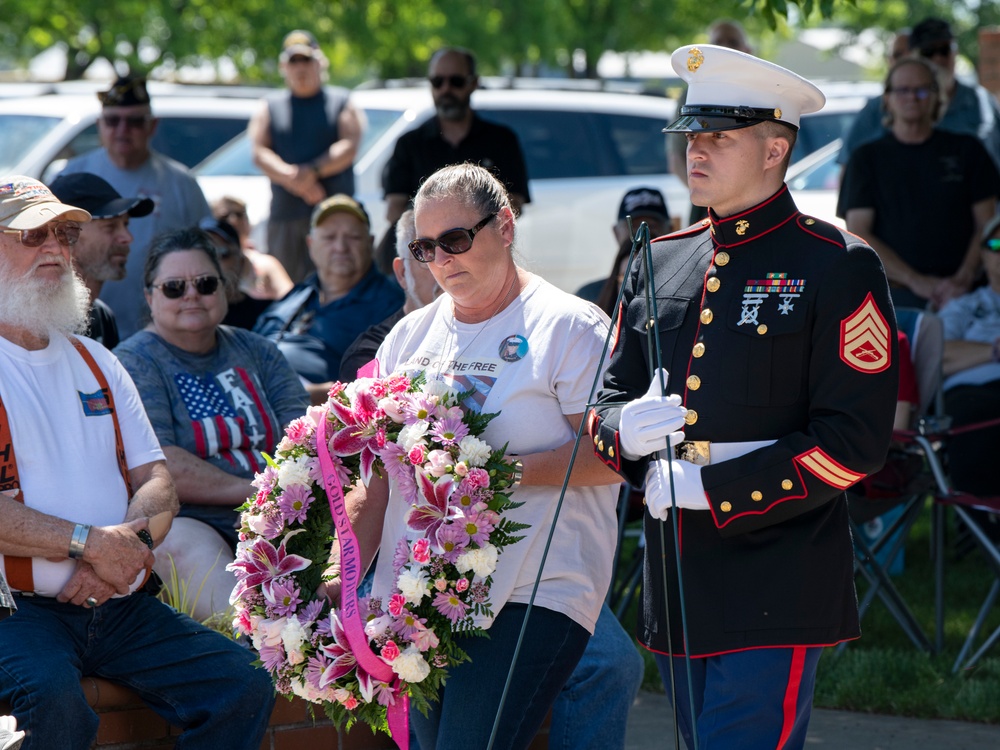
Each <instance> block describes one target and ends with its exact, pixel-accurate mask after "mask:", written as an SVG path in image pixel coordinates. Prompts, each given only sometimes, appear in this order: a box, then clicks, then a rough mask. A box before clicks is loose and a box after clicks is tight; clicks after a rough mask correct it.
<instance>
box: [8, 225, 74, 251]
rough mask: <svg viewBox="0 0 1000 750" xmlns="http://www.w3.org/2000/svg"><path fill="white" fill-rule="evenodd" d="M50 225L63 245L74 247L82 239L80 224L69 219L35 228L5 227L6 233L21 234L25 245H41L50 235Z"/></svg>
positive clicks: (57, 240)
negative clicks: (68, 220)
mask: <svg viewBox="0 0 1000 750" xmlns="http://www.w3.org/2000/svg"><path fill="white" fill-rule="evenodd" d="M49 227H52V234H54V235H55V238H56V242H58V243H59V244H60V245H62V246H63V247H72V246H73V245H75V244H76V241H77V240H78V239H80V225H79V224H74V223H71V222H67V221H58V222H49V223H48V224H42V226H40V227H35V228H34V229H4V230H3V233H4V234H16V235H20V240H21V244H22V245H24V246H25V247H41V246H42V245H44V244H45V240H46V239H48V236H49Z"/></svg>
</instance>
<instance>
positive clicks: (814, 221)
mask: <svg viewBox="0 0 1000 750" xmlns="http://www.w3.org/2000/svg"><path fill="white" fill-rule="evenodd" d="M815 223H816V219H806V224H808V225H809V226H812V225H813V224H815Z"/></svg>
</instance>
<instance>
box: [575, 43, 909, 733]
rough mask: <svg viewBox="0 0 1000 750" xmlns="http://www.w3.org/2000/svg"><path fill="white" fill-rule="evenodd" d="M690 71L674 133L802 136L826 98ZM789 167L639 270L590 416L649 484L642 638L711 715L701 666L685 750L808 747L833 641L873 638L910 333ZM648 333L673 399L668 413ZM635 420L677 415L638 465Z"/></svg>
mask: <svg viewBox="0 0 1000 750" xmlns="http://www.w3.org/2000/svg"><path fill="white" fill-rule="evenodd" d="M672 61H673V65H674V68H675V70H677V72H678V73H679V74H680V75H681V76H682V77H683V78H684V79H685V80H687V82H688V84H689V92H690V93H689V96H688V102H687V104H686V105H685V106H684V107H683V108H682V110H681V117H680V118H679V119H678V120H677V121H675V122H674V123H672V124H671V125H670V126H669V127H668V128H667V131H670V132H686V133H691V134H694V135H696V136H697V137H701V138H705V137H712V136H711V134H714V133H719V132H724V131H730V130H737V129H742V128H748V127H755V126H762V123H768V122H776V123H783V125H784V126H785V127H788V128H792V129H793V130H794V129H797V124H798V118H799V115H800V114H802V113H804V112H809V111H815V110H817V109H819V108H820V107H822V105H823V97H822V94H821V93H820V92H819V91H818V89H816V88H815V87H814V86H813V85H812V84H811V83H809V82H808V81H806V80H804V79H802V78H800V77H799V76H797V75H795V74H794V73H792V72H790V71H787V70H785V69H783V68H780V67H779V66H776V65H773V64H771V63H767V62H765V61H762V60H759V59H757V58H754V57H752V56H750V55H746V54H744V53H741V52H736V51H734V50H729V49H725V48H721V47H712V46H709V45H700V46H690V47H684V48H681V49H680V50H677V51H676V52H675V53H674V56H673V60H672ZM770 127H771V128H772V130H773V128H774V126H770ZM756 132H757V133H760V132H761V131H756ZM767 132H771V131H767ZM688 137H689V140H691V138H692V136H691V135H689V136H688ZM761 142H762V143H763V141H761ZM790 147H791V146H790V145H789V148H790ZM689 148H692V147H691V146H689ZM690 158H691V152H690V151H689V159H690ZM716 158H725V154H720V155H718V156H717V157H716ZM780 169H781V171H780V172H779V173H777V177H775V176H774V174H775V173H772V174H771V175H770V177H769V182H770V183H771V184H773V185H774V186H775V188H776V189H775V192H773V194H770V195H769V197H764V198H763V199H762V200H759V201H757V202H756V203H754V204H752V205H749V206H747V207H741V208H740V210H738V211H735V212H728V213H727V212H725V211H723V215H720V213H718V212H717V211H716V210H715V207H714V206H712V207H710V211H709V218H708V219H706V220H704V221H703V222H701V223H699V224H696V225H694V226H692V227H689V228H688V229H686V230H683V231H681V232H678V233H676V234H673V235H668V236H667V237H664V238H661V239H660V240H657V241H655V242H654V243H653V245H652V269H651V274H650V275H649V276H647V273H646V271H645V270H643V269H642V268H641V267H640V266H641V264H636V268H634V269H633V271H632V273H631V274H630V277H629V278H628V279H627V280H626V285H625V292H624V296H623V300H622V303H621V307H620V310H619V317H618V321H617V329H616V341H615V345H614V350H613V353H612V356H611V363H610V366H609V368H608V371H607V375H606V378H605V381H604V388H603V390H602V392H601V394H600V396H599V398H598V405H597V406H596V407H595V408H594V409H593V410H592V412H591V414H590V415H589V424H588V426H589V430H590V434H591V435H592V439H593V442H594V448H595V451H596V452H597V454H598V456H600V457H601V458H602V459H603V460H604V461H605V462H606V463H608V464H609V465H611V466H612V467H613V468H615V469H616V470H617V471H619V472H620V473H621V474H622V476H624V477H625V478H626V479H627V480H628V481H629V482H630V483H632V484H633V485H635V486H642V485H643V484H644V482H646V481H647V480H648V484H647V502H648V504H649V510H650V513H647V514H646V516H645V533H646V553H645V555H646V560H645V570H644V595H643V597H642V603H641V609H640V617H639V624H638V631H639V632H638V636H639V639H640V641H641V642H642V643H643V644H644V645H645V646H646V647H647V648H649V649H650V650H652V651H653V652H655V653H656V654H658V655H659V658H658V664H659V665H660V667H661V672H663V671H664V670H665V669H669V668H670V666H669V665H670V664H671V663H672V662H676V661H678V660H677V659H676V658H675V659H671V658H670V655H672V656H673V657H678V656H684V655H687V656H689V657H691V664H692V671H693V680H692V682H693V686H694V688H695V689H694V696H693V697H694V706H693V707H692V706H690V705H689V702H688V692H687V686H686V670H685V669H683V668H681V669H677V670H675V678H676V679H677V680H678V689H677V693H678V695H677V698H678V700H679V701H680V704H681V706H680V708H681V711H680V713H681V716H680V718H681V725H682V729H684V732H685V738H686V739H687V741H688V744H689V746H691V739H690V735H691V732H692V731H694V728H695V727H696V728H697V731H698V736H699V741H700V743H699V744H700V747H701V748H706V747H709V748H714V747H740V748H758V747H759V748H774V747H801V745H802V743H803V742H804V740H805V730H806V726H807V724H808V717H809V711H810V708H811V703H812V687H813V681H814V678H815V667H816V662H817V661H818V657H819V652H820V650H821V649H820V647H823V646H829V645H832V644H835V643H838V642H840V641H844V640H849V639H852V638H857V637H858V636H859V635H860V627H859V623H858V614H857V599H856V594H855V590H854V577H853V550H852V542H851V535H850V529H849V525H848V514H847V500H846V497H845V494H844V492H845V490H846V489H847V488H849V487H850V486H851V485H853V484H855V483H856V482H858V481H860V480H861V479H862V478H863V477H864V476H865V475H867V474H869V473H871V472H873V471H875V470H877V469H878V468H879V467H880V466H881V465H882V463H883V461H884V459H885V455H886V451H887V448H888V445H889V441H890V437H891V432H892V420H893V412H894V408H895V402H896V392H897V386H898V373H897V369H896V330H895V318H894V314H893V310H892V305H891V302H890V299H889V293H888V286H887V283H886V279H885V275H884V273H883V270H882V266H881V263H880V261H879V259H878V257H877V255H876V254H875V252H874V251H873V250H872V249H871V248H870V247H869V246H868V245H866V244H865V243H864V241H863V240H861V239H860V238H858V237H855V236H853V235H850V234H848V233H847V232H844V231H842V230H840V229H838V228H836V227H834V226H832V225H829V224H827V223H825V222H823V221H820V220H819V219H815V218H813V217H810V216H805V215H803V214H801V213H800V212H799V211H798V209H797V208H796V207H795V204H794V202H793V200H792V198H791V196H790V195H789V193H788V190H787V187H785V186H784V184H783V183H782V182H781V180H782V179H783V174H784V167H783V166H782V167H781V168H780ZM764 178H765V175H763V174H762V175H761V179H762V184H764V185H765V186H766V185H767V184H769V182H768V181H764ZM751 187H752V188H753V189H756V190H757V191H758V193H754V192H753V189H750V188H751ZM759 191H760V185H755V186H748V192H747V194H748V195H755V194H759ZM766 195H767V194H766V193H765V196H766ZM694 197H696V196H695V194H694V193H693V198H694ZM730 205H732V204H730ZM647 287H651V289H650V292H651V294H652V296H654V297H655V299H656V318H655V320H654V319H653V318H652V311H651V310H649V309H647V303H646V289H647ZM650 325H655V326H657V328H658V329H659V343H660V352H659V353H660V357H661V361H662V364H663V367H664V368H665V369H666V370H667V371H668V372H669V380H668V382H667V384H666V392H667V393H670V394H676V396H673V400H670V399H668V398H654V396H659V395H660V394H659V392H658V387H657V385H658V383H657V382H656V381H657V378H656V377H654V375H655V368H656V362H655V361H652V359H651V356H650V354H649V352H648V350H647V329H648V327H649V326H650ZM651 380H652V381H654V386H653V388H652V390H653V391H656V393H654V394H653V396H650V395H646V396H644V394H647V389H650V383H651ZM630 402H632V403H631V404H630ZM637 406H640V407H643V408H645V409H646V413H647V414H646V416H645V417H641V418H640V419H639V420H638V421H639V422H641V423H642V425H640V428H638V431H639V432H642V430H643V429H646V430H647V434H646V438H648V429H652V428H648V426H649V424H650V423H651V422H653V421H655V419H654V420H651V419H650V418H649V416H648V415H649V414H651V413H653V412H656V413H657V414H659V415H660V416H661V417H662V419H661V421H660V422H659V424H660V426H661V427H662V429H661V430H660V434H658V435H657V436H656V439H657V440H659V441H660V445H659V446H658V447H660V448H664V450H663V451H662V452H660V453H658V454H654V455H650V454H649V453H648V452H647V453H644V454H641V455H640V454H638V451H639V450H640V449H636V448H632V449H631V451H630V450H629V448H630V446H634V445H636V444H637V443H636V437H635V434H634V433H635V432H636V430H637V428H636V427H635V423H636V421H637V420H636V418H635V412H636V410H637V409H636V407H637ZM654 416H655V415H654ZM647 428H648V429H647ZM678 429H683V432H684V435H683V436H681V435H677V434H676V433H675V434H674V435H673V436H668V435H667V433H668V432H674V431H676V430H678ZM681 437H683V438H685V442H684V443H681V444H680V445H678V446H676V447H674V446H673V443H675V442H677V441H678V440H679V439H680V438H681ZM644 439H645V438H644ZM668 439H669V440H670V442H671V444H672V445H671V449H672V450H673V451H675V453H674V455H673V457H672V460H671V461H670V462H669V463H668V462H667V461H666V460H665V459H666V458H667V455H666V453H667V451H666V450H665V448H666V442H667V440H668ZM654 442H655V441H654ZM640 444H643V443H641V440H640ZM645 445H647V446H649V445H652V443H648V442H647V443H645ZM671 473H672V474H673V479H674V481H673V485H674V496H675V498H676V502H677V505H678V508H677V509H672V508H671V506H672V503H673V502H674V501H673V500H672V499H671V495H670V489H669V488H670V482H669V480H668V479H666V475H667V474H671ZM673 512H677V513H679V516H678V527H679V541H680V547H681V555H680V560H681V563H680V568H681V571H680V573H681V575H682V576H683V590H684V597H685V605H686V612H687V632H686V633H684V632H682V628H681V615H680V599H679V595H678V585H677V576H678V570H677V566H676V564H675V561H676V556H675V549H674V547H675V542H674V536H673V523H672V519H670V514H671V513H673ZM664 521H667V523H666V524H664ZM661 527H663V531H664V533H663V534H662V535H661ZM661 538H662V539H664V540H665V544H666V548H665V549H664V548H662V546H661ZM664 560H665V561H666V571H667V580H666V581H664V579H663V575H662V571H663V562H662V561H664ZM668 610H669V616H668ZM668 622H669V627H668ZM668 630H669V631H670V632H669V636H668ZM663 676H664V682H665V684H666V687H667V689H668V692H669V689H670V678H669V676H668V675H666V674H664V675H663Z"/></svg>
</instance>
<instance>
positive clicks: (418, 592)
mask: <svg viewBox="0 0 1000 750" xmlns="http://www.w3.org/2000/svg"><path fill="white" fill-rule="evenodd" d="M396 585H397V586H398V587H399V592H400V593H401V594H402V595H403V597H404V598H405V599H406V601H407V603H409V604H412V605H414V606H416V605H418V604H420V602H421V601H423V599H424V597H425V596H427V595H428V594H430V592H431V583H430V577H429V576H428V575H427V571H426V570H413V569H412V568H403V570H402V571H401V572H400V574H399V580H398V581H397V582H396Z"/></svg>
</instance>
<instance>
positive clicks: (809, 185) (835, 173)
mask: <svg viewBox="0 0 1000 750" xmlns="http://www.w3.org/2000/svg"><path fill="white" fill-rule="evenodd" d="M838 153H839V151H832V152H830V155H829V156H827V157H826V158H824V159H823V160H822V161H819V162H817V163H816V164H813V165H812V166H811V167H809V168H808V169H805V170H803V171H802V172H801V173H800V174H797V175H796V176H795V177H793V178H792V179H790V180H789V181H788V187H789V188H790V189H791V190H838V189H839V188H840V165H839V164H838V163H837V154H838ZM817 156H819V154H817Z"/></svg>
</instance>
